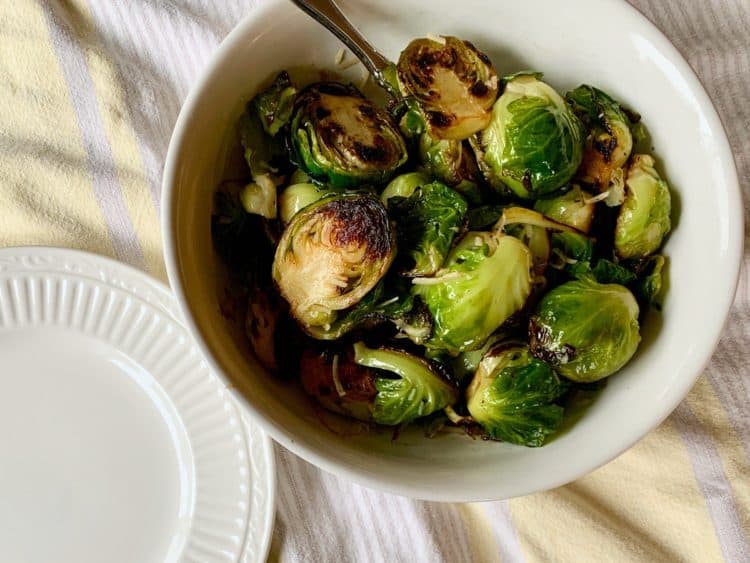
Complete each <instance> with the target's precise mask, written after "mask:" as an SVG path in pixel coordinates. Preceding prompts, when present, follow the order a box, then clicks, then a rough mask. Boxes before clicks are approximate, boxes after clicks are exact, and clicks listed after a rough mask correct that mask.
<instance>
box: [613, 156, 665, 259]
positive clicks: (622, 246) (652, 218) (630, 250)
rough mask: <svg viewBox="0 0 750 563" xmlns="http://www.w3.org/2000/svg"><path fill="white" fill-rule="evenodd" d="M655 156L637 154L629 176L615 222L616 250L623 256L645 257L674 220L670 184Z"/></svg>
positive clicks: (653, 249)
mask: <svg viewBox="0 0 750 563" xmlns="http://www.w3.org/2000/svg"><path fill="white" fill-rule="evenodd" d="M654 164H655V163H654V159H653V158H652V157H650V156H648V155H645V154H637V155H635V156H633V159H632V162H631V164H630V169H629V170H628V176H627V179H626V180H625V187H626V192H625V203H623V204H622V207H621V208H620V214H619V215H618V217H617V225H616V226H615V251H616V252H617V254H618V256H620V258H641V257H643V256H648V255H649V254H652V253H653V252H655V251H656V250H658V249H659V247H660V246H661V243H662V240H664V237H665V236H666V235H667V233H669V231H670V229H671V227H672V223H671V220H670V218H669V215H670V213H671V211H672V199H671V196H670V194H669V186H668V185H667V183H666V182H665V181H664V180H662V179H661V177H660V176H659V173H658V172H657V171H656V169H655V168H654Z"/></svg>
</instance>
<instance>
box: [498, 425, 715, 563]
mask: <svg viewBox="0 0 750 563" xmlns="http://www.w3.org/2000/svg"><path fill="white" fill-rule="evenodd" d="M510 509H511V513H512V515H513V520H514V522H515V523H516V529H517V530H518V535H519V540H520V542H521V546H522V549H523V551H524V554H525V555H526V558H527V561H530V562H531V561H540V562H541V561H552V560H554V561H581V562H587V561H592V562H593V561H596V562H598V561H721V560H722V556H721V549H720V546H719V544H718V541H717V538H716V535H715V533H714V527H713V523H712V521H711V518H710V515H709V514H708V511H707V509H706V503H705V500H704V498H703V495H702V494H701V491H700V489H699V487H698V484H697V483H696V480H695V477H694V475H693V471H692V467H691V463H690V459H689V457H688V454H687V451H686V449H685V446H684V444H683V442H682V440H681V439H680V435H679V433H678V431H677V429H676V427H675V425H674V423H673V422H672V421H671V419H670V420H667V422H665V423H664V424H662V425H661V426H660V427H659V428H657V429H656V430H654V431H653V432H651V433H650V434H649V435H648V436H647V437H646V438H644V439H643V440H642V441H641V442H639V443H638V444H637V445H636V446H634V447H633V448H631V449H630V450H629V451H627V452H626V453H624V454H623V455H622V456H620V457H619V458H617V459H616V460H615V461H613V462H611V463H609V464H607V465H605V466H604V467H602V468H600V469H598V470H597V471H595V472H593V473H591V474H590V475H588V476H586V477H584V478H582V479H580V480H578V481H576V482H575V483H572V484H570V485H567V486H565V487H560V488H558V489H554V490H552V491H547V492H545V493H538V494H536V495H532V496H529V497H523V498H519V499H514V500H511V502H510Z"/></svg>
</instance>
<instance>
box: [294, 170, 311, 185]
mask: <svg viewBox="0 0 750 563" xmlns="http://www.w3.org/2000/svg"><path fill="white" fill-rule="evenodd" d="M309 183H310V176H308V175H307V172H305V171H304V170H300V169H299V168H295V169H294V172H292V175H291V176H289V185H290V186H291V185H293V184H309Z"/></svg>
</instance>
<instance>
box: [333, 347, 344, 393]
mask: <svg viewBox="0 0 750 563" xmlns="http://www.w3.org/2000/svg"><path fill="white" fill-rule="evenodd" d="M331 377H332V378H333V386H334V387H335V388H336V393H338V394H339V397H343V396H344V395H346V391H344V386H343V385H341V380H340V379H339V355H338V354H336V355H334V356H333V365H332V366H331Z"/></svg>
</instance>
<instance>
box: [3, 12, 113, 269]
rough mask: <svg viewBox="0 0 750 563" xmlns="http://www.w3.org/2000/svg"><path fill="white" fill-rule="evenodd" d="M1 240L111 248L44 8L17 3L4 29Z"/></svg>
mask: <svg viewBox="0 0 750 563" xmlns="http://www.w3.org/2000/svg"><path fill="white" fill-rule="evenodd" d="M0 46H1V52H2V56H0V91H1V92H2V95H1V96H0V97H1V98H2V100H3V103H2V104H0V245H2V246H17V245H25V244H44V245H50V246H64V247H71V248H80V249H84V250H90V251H93V252H96V253H99V254H106V255H112V254H113V253H114V249H113V246H112V242H111V240H110V238H109V236H108V234H107V226H106V223H105V220H104V218H103V216H102V212H101V209H100V208H99V206H98V205H97V202H96V199H95V197H94V194H93V188H92V182H91V175H90V173H89V168H88V166H87V165H86V152H85V149H84V146H83V143H82V139H81V133H80V129H79V127H78V123H77V120H76V116H75V112H74V110H73V107H72V103H71V98H70V95H69V91H68V88H67V87H66V84H65V78H64V76H63V74H62V71H61V69H60V67H59V65H58V61H57V59H56V57H55V52H54V49H53V47H52V44H51V42H50V39H49V35H48V28H47V24H46V20H45V17H44V12H43V11H42V9H41V7H40V6H39V5H38V4H37V3H35V2H13V3H11V4H10V7H9V9H7V10H5V11H4V12H3V22H2V27H1V28H0Z"/></svg>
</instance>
